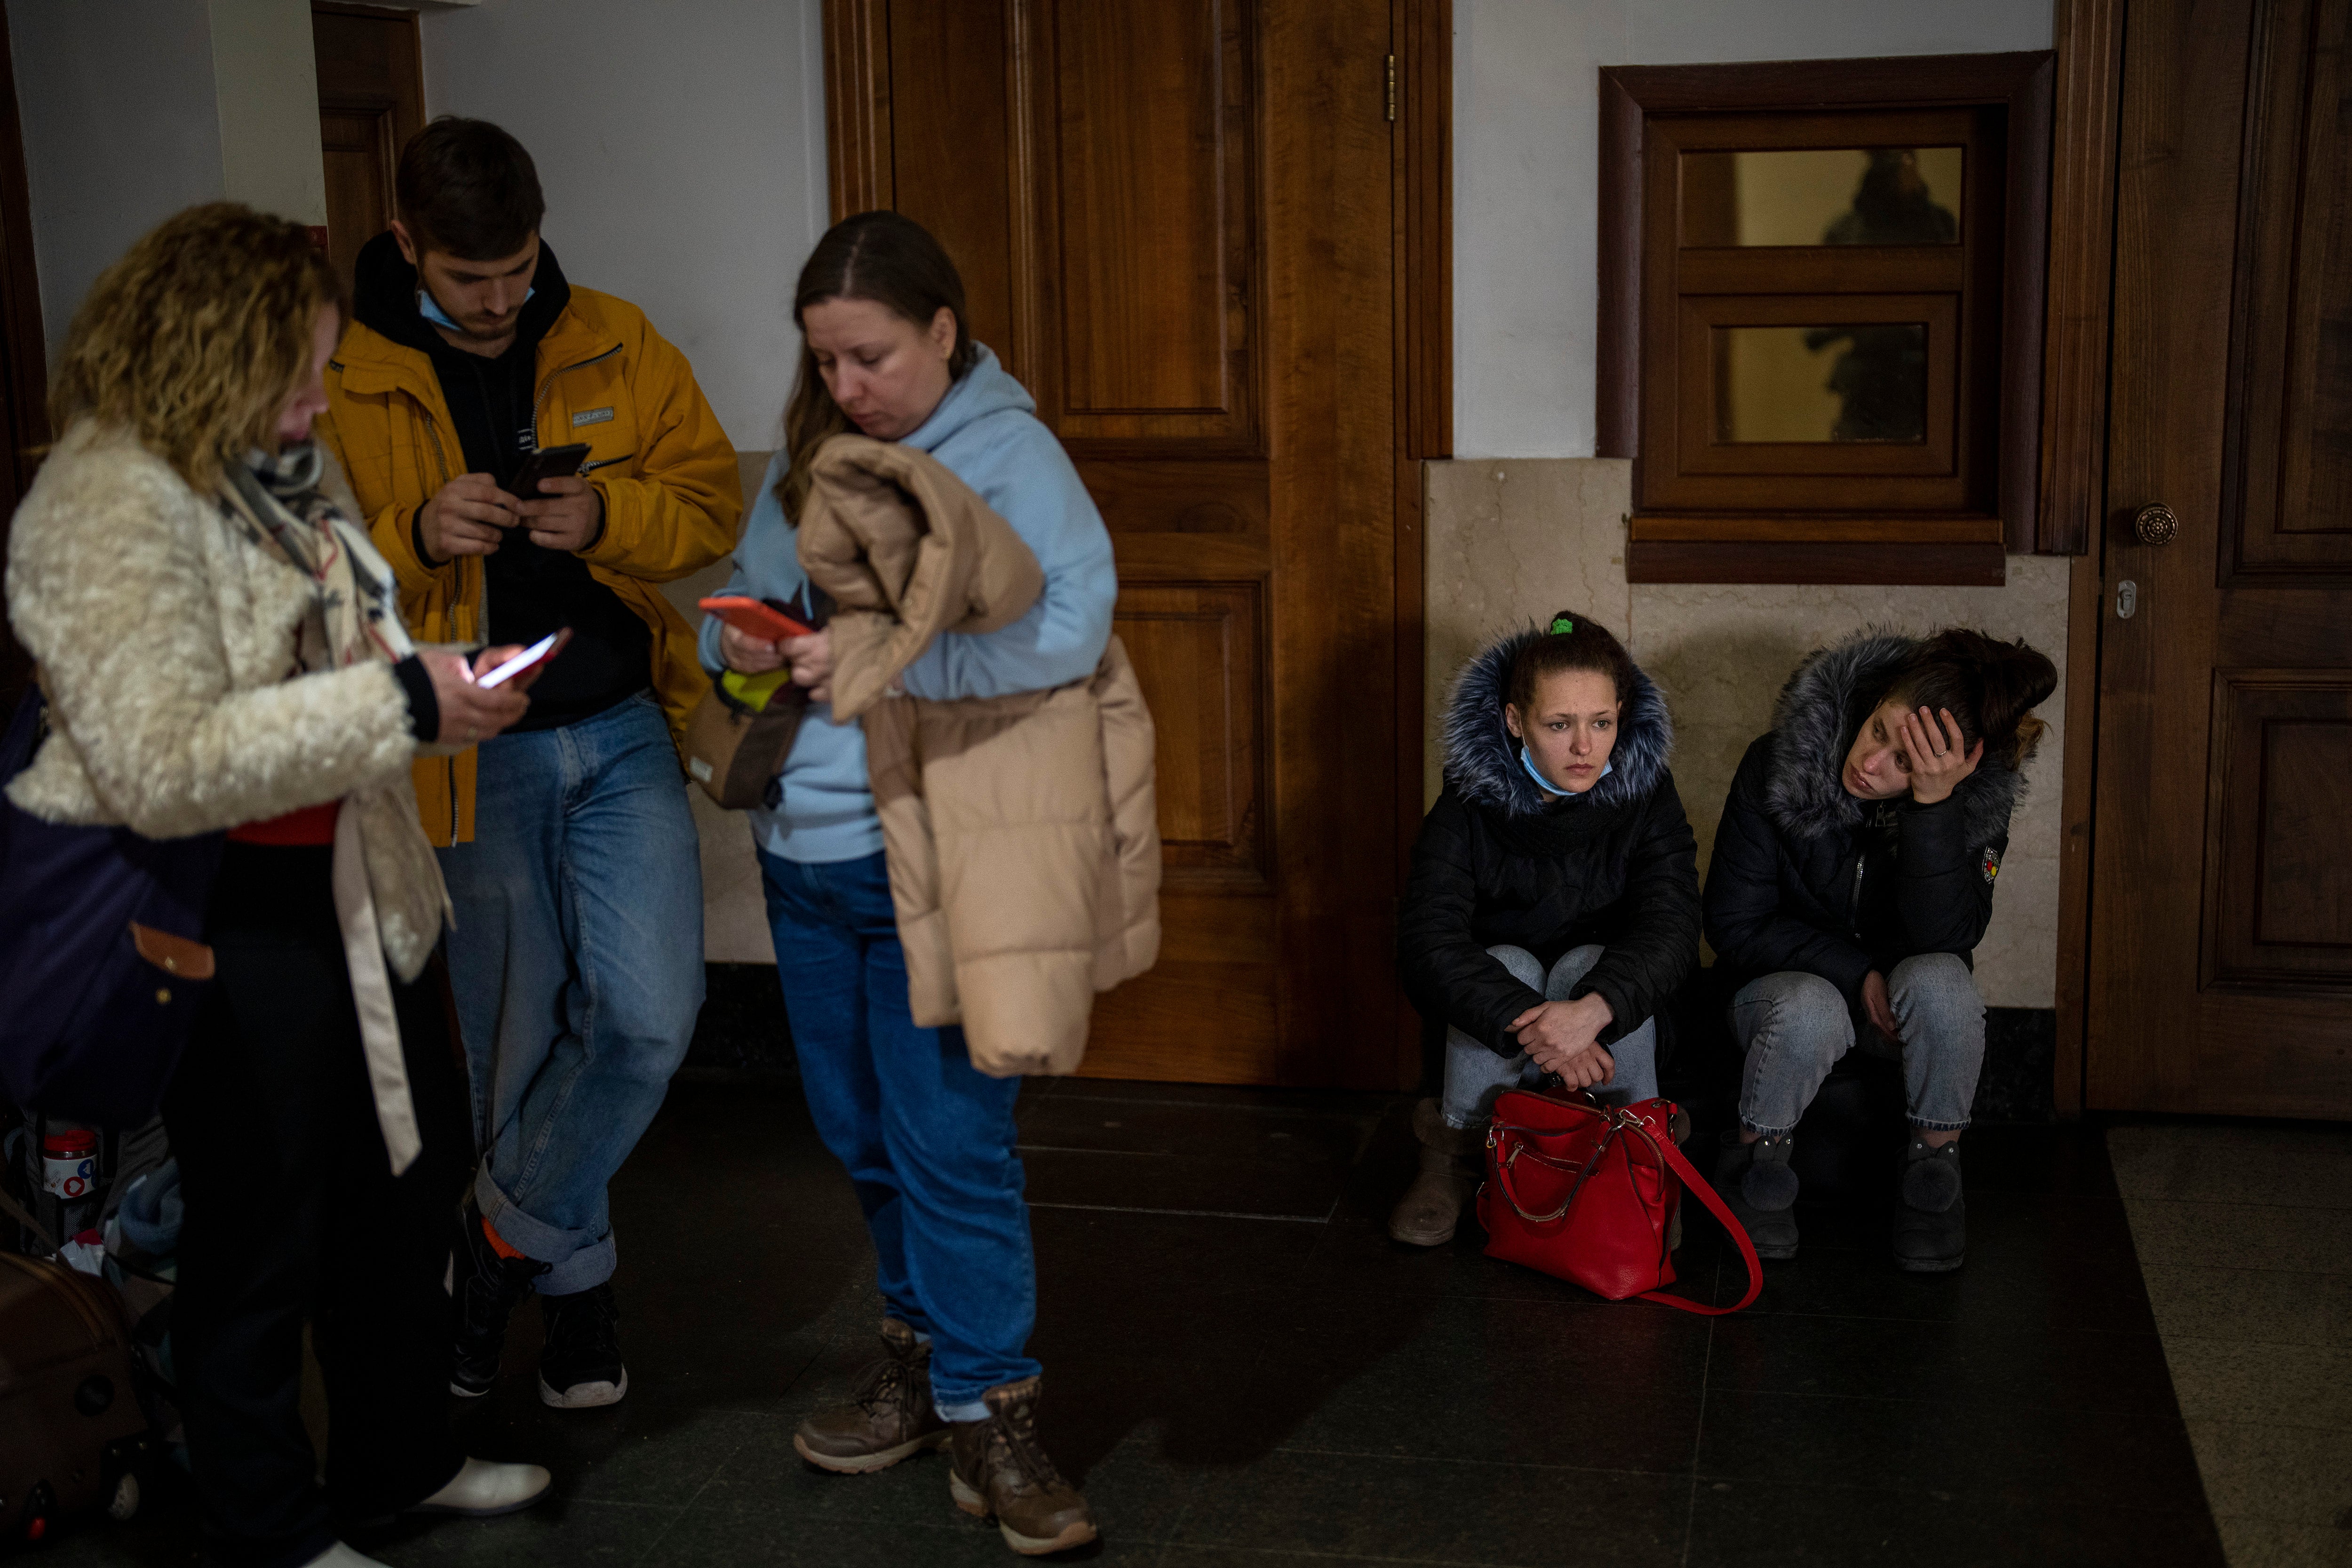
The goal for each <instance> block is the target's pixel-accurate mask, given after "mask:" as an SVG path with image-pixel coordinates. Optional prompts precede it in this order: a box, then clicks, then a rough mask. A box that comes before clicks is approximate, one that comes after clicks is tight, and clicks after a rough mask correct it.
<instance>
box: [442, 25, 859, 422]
mask: <svg viewBox="0 0 2352 1568" xmlns="http://www.w3.org/2000/svg"><path fill="white" fill-rule="evenodd" d="M821 10H822V7H821V3H820V0H696V3H695V4H692V5H646V4H645V3H644V0H489V3H488V4H487V5H481V6H478V7H476V8H473V9H469V10H464V11H446V12H427V13H426V14H425V16H424V18H423V34H424V41H425V105H426V108H427V110H428V111H429V112H430V113H433V114H436V115H437V114H464V115H471V116H477V117H479V118H481V119H484V120H491V121H497V122H498V123H499V124H500V125H503V126H505V127H506V128H507V129H508V130H509V131H511V132H514V134H515V135H516V136H517V137H519V138H520V140H521V142H522V143H523V145H524V146H526V147H528V148H530V155H531V159H532V161H533V162H534V163H537V164H538V165H539V177H540V184H541V186H542V187H543V188H544V190H545V191H546V193H547V221H546V225H545V229H544V233H545V235H546V237H547V241H548V243H549V244H550V245H551V246H552V247H554V249H555V252H556V255H557V256H558V257H559V258H561V259H562V263H563V270H564V274H565V275H566V276H567V277H569V278H570V279H572V281H573V282H575V283H578V284H582V285H583V286H585V287H587V288H591V289H603V290H604V291H606V292H608V293H613V294H618V295H620V296H622V297H623V298H624V299H626V300H630V301H631V302H632V303H634V304H635V305H637V306H638V307H639V308H641V309H642V310H645V312H646V315H648V316H649V317H650V318H652V321H653V323H654V326H655V328H656V330H657V331H660V332H661V334H662V335H663V336H664V337H666V338H667V339H669V340H670V342H674V343H676V344H677V346H678V348H679V349H680V350H681V351H683V352H684V353H685V354H686V356H687V358H688V359H689V360H690V361H692V362H693V364H694V370H695V375H696V378H697V379H698V380H699V381H700V383H701V384H702V390H703V392H704V393H705V395H708V396H709V399H710V403H711V406H712V407H713V408H714V409H716V410H717V411H718V414H719V421H720V423H722V424H723V425H725V426H726V427H727V433H728V435H729V436H730V437H732V438H733V439H734V442H735V445H736V446H737V447H744V448H753V449H757V448H768V447H774V446H775V445H777V441H778V436H779V429H780V422H781V416H782V412H783V406H784V396H785V394H786V393H787V392H788V391H789V390H790V388H791V384H792V375H793V363H794V356H795V355H796V354H797V353H799V337H798V334H797V333H795V332H794V331H793V327H792V323H791V321H790V317H789V310H790V305H791V298H792V288H793V279H794V277H795V276H796V275H797V274H798V273H799V271H800V266H801V262H802V261H803V258H806V257H807V255H808V253H809V250H810V248H811V247H813V246H814V245H815V243H816V240H817V237H818V236H819V235H821V234H822V233H824V226H825V216H826V211H827V208H826V192H825V169H824V62H823V56H822V52H821V47H822V42H823V38H822V34H821V31H820V18H821Z"/></svg>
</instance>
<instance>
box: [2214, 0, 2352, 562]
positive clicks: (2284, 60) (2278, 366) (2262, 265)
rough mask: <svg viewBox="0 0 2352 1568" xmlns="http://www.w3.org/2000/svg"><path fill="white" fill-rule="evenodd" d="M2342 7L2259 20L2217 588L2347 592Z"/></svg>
mask: <svg viewBox="0 0 2352 1568" xmlns="http://www.w3.org/2000/svg"><path fill="white" fill-rule="evenodd" d="M2347 48H2352V0H2279V3H2277V4H2273V5H2270V6H2268V7H2267V8H2266V14H2264V15H2263V16H2262V18H2261V37H2259V38H2258V40H2257V49H2258V51H2259V53H2258V58H2257V69H2259V70H2262V71H2263V73H2264V75H2265V76H2266V77H2267V80H2266V82H2265V83H2264V84H2263V90H2261V91H2259V92H2258V93H2257V94H2256V95H2255V98H2254V100H2253V101H2252V104H2251V105H2250V110H2251V113H2252V121H2253V123H2252V130H2251V136H2252V149H2251V152H2250V154H2249V157H2248V160H2247V167H2248V178H2249V180H2250V182H2251V183H2252V197H2253V199H2252V201H2250V202H2249V203H2248V204H2247V212H2246V220H2245V222H2246V232H2245V242H2244V254H2243V255H2242V258H2241V266H2242V278H2241V283H2240V298H2241V300H2242V313H2241V316H2240V319H2239V323H2238V327H2239V331H2238V340H2239V341H2238V343H2237V356H2238V357H2237V367H2236V368H2237V377H2238V384H2237V388H2236V391H2237V406H2236V408H2235V409H2234V410H2233V421H2232V425H2233V427H2232V436H2233V437H2234V439H2233V441H2232V447H2233V450H2232V452H2231V459H2232V460H2231V471H2230V473H2229V475H2228V477H2227V479H2226V481H2225V482H2226V484H2227V486H2228V489H2227V491H2226V494H2227V497H2228V500H2227V503H2226V504H2227V509H2228V526H2227V528H2226V531H2225V532H2224V535H2223V537H2224V538H2225V540H2226V541H2227V542H2228V544H2229V554H2228V556H2227V557H2226V558H2225V562H2224V574H2225V576H2242V577H2252V578H2261V577H2265V576H2267V577H2272V578H2273V579H2275V578H2277V577H2279V576H2281V575H2282V574H2292V575H2293V576H2294V577H2295V578H2297V579H2300V580H2301V581H2303V582H2304V583H2305V584H2308V583H2309V581H2310V578H2311V574H2314V573H2325V574H2329V575H2331V576H2336V577H2338V578H2341V579H2342V580H2343V581H2345V582H2346V583H2347V584H2352V135H2347V133H2346V129H2345V125H2344V121H2343V113H2344V105H2345V104H2346V102H2347V100H2352V61H2348V60H2347Z"/></svg>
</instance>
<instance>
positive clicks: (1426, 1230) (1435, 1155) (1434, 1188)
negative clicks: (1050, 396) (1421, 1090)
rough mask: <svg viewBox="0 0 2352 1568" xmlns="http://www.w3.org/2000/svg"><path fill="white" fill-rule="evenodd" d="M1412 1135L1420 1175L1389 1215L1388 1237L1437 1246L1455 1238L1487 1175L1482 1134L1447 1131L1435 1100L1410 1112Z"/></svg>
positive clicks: (1414, 1244) (1473, 1129)
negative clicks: (1418, 1154)
mask: <svg viewBox="0 0 2352 1568" xmlns="http://www.w3.org/2000/svg"><path fill="white" fill-rule="evenodd" d="M1412 1135H1413V1136H1414V1137H1416V1138H1418V1139H1420V1140H1421V1173H1420V1174H1419V1175H1417V1176H1415V1177H1413V1179H1412V1185H1411V1186H1409V1187H1407V1188H1406V1189H1405V1190H1404V1196H1403V1197H1402V1198H1400V1199H1398V1200H1397V1206H1396V1211H1395V1212H1394V1213H1393V1214H1391V1215H1389V1235H1390V1236H1391V1237H1394V1238H1395V1239H1397V1240H1398V1241H1402V1242H1404V1243H1406V1244H1407V1245H1408V1246H1412V1247H1441V1246H1444V1244H1445V1243H1446V1242H1449V1241H1452V1240H1453V1239H1454V1227H1455V1226H1457V1225H1459V1224H1460V1223H1461V1221H1462V1205H1465V1204H1466V1203H1468V1202H1469V1201H1470V1198H1471V1195H1472V1194H1475V1192H1477V1190H1478V1183H1479V1181H1480V1179H1481V1178H1482V1177H1483V1175H1484V1174H1485V1167H1484V1165H1483V1163H1482V1161H1481V1158H1480V1153H1481V1151H1483V1150H1484V1149H1485V1148H1486V1129H1485V1128H1483V1127H1448V1126H1447V1125H1445V1118H1444V1116H1442V1115H1440V1114H1439V1113H1438V1110H1437V1101H1435V1100H1423V1101H1422V1102H1421V1103H1420V1104H1419V1105H1416V1106H1414V1107H1413V1108H1412Z"/></svg>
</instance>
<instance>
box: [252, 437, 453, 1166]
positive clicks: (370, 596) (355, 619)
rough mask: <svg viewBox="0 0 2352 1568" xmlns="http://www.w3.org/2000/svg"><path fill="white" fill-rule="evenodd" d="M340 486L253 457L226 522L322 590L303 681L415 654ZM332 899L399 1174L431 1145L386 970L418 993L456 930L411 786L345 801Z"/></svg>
mask: <svg viewBox="0 0 2352 1568" xmlns="http://www.w3.org/2000/svg"><path fill="white" fill-rule="evenodd" d="M328 475H329V468H328V463H327V458H326V455H325V454H324V453H323V452H322V451H320V448H319V446H318V444H317V443H316V442H311V441H306V442H303V443H302V444H301V445H300V446H298V447H289V448H287V449H286V450H285V451H283V452H280V453H279V454H278V455H277V456H276V457H275V458H272V457H269V456H268V455H267V454H265V453H261V452H253V453H249V454H247V458H246V461H245V463H244V464H242V465H231V467H230V468H229V469H228V471H227V473H226V475H225V476H224V477H223V480H222V484H221V489H220V506H221V512H222V514H223V516H224V517H226V519H228V520H229V521H230V522H231V523H232V525H234V526H235V527H236V528H237V529H239V530H240V531H242V532H243V533H244V534H245V536H246V537H247V539H248V540H250V541H251V542H253V544H254V545H255V547H256V548H257V549H258V550H260V551H261V552H262V553H263V554H265V555H268V556H269V557H271V558H272V559H274V560H277V561H279V562H281V563H284V564H286V565H287V566H289V567H291V568H292V569H293V570H295V571H297V572H299V573H300V574H302V575H303V576H304V577H306V578H308V579H309V580H310V585H311V613H310V615H307V616H303V617H302V622H301V625H300V626H299V628H298V629H297V632H296V635H295V653H296V658H297V660H298V661H299V664H300V666H301V668H302V670H303V671H304V673H306V674H307V673H316V672H319V671H322V670H336V669H347V668H352V666H355V665H360V664H365V663H368V662H370V661H381V662H383V663H385V664H395V663H397V662H399V661H400V660H401V659H404V658H407V657H408V656H409V654H410V653H411V652H412V651H413V646H412V645H411V643H410V642H409V638H408V631H407V628H406V627H405V626H403V625H402V624H401V619H400V605H399V599H398V590H397V586H396V584H395V583H394V578H393V574H392V568H391V566H390V565H389V564H387V563H385V561H384V559H383V556H382V555H380V554H378V553H377V552H376V548H375V545H374V543H373V542H372V541H371V540H370V539H369V538H368V536H367V531H366V530H364V529H362V527H360V526H359V524H357V523H356V522H354V521H352V517H351V514H350V512H349V511H347V510H345V508H344V507H343V505H342V504H341V502H340V501H339V500H337V499H336V497H335V495H334V494H332V493H331V489H330V484H329V478H328ZM336 480H337V482H336V483H334V484H333V486H332V489H341V484H340V475H338V476H336ZM334 891H335V912H336V917H337V920H338V921H339V922H340V924H341V928H342V936H343V956H344V958H345V960H346V962H347V963H348V964H349V967H350V970H351V981H352V1003H353V1005H355V1006H356V1007H357V1008H358V1011H359V1019H360V1041H361V1046H362V1049H363V1051H364V1052H365V1055H366V1058H367V1068H368V1078H369V1082H370V1086H371V1088H372V1089H373V1092H374V1097H375V1106H376V1121H377V1123H378V1124H379V1125H380V1126H381V1127H382V1129H383V1141H384V1148H385V1152H387V1153H388V1154H389V1155H390V1156H391V1159H392V1169H393V1172H394V1174H395V1175H396V1174H398V1173H400V1172H402V1171H404V1170H406V1169H407V1168H408V1165H409V1163H410V1162H411V1161H413V1160H415V1157H416V1154H417V1152H418V1149H419V1148H420V1146H421V1145H420V1142H419V1137H418V1132H417V1127H416V1113H415V1104H414V1101H413V1100H412V1099H411V1097H410V1094H409V1088H408V1069H407V1065H406V1062H405V1060H404V1057H403V1053H402V1049H401V1043H400V1025H399V1021H398V1018H397V1016H395V1013H394V1006H393V999H392V991H391V987H390V985H389V984H388V983H387V964H388V966H389V972H390V973H392V974H396V975H398V976H399V977H400V978H401V979H402V980H403V981H413V980H415V978H416V976H417V975H418V974H419V973H422V972H423V971H424V968H425V961H426V960H428V959H429V958H431V957H432V955H433V949H434V946H435V944H436V943H437V942H439V941H440V940H441V931H442V930H443V928H444V927H445V926H446V925H447V924H448V923H449V922H450V909H449V893H448V889H446V887H445V886H444V885H443V883H442V880H441V867H440V863H439V862H438V861H437V860H436V859H435V858H434V855H433V847H432V845H431V844H430V843H428V842H427V841H426V839H425V828H424V825H423V824H422V823H420V822H419V821H418V820H417V816H416V795H415V789H414V788H413V787H412V786H411V784H410V783H409V779H408V775H407V774H406V773H402V774H401V775H400V776H399V777H398V778H396V779H394V780H393V781H392V782H390V783H389V784H378V785H375V786H373V787H371V788H367V789H360V790H354V791H352V793H351V794H350V795H346V796H344V797H343V802H342V810H341V812H340V813H339V814H338V815H337V818H336V823H335V850H334Z"/></svg>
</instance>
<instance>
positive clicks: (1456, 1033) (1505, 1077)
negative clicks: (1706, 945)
mask: <svg viewBox="0 0 2352 1568" xmlns="http://www.w3.org/2000/svg"><path fill="white" fill-rule="evenodd" d="M1606 951H1607V949H1605V948H1603V947H1601V945H1600V944H1598V943H1587V944H1586V945H1585V946H1583V947H1572V948H1570V949H1569V950H1568V951H1567V952H1564V953H1562V954H1560V956H1559V961H1558V962H1557V963H1554V964H1553V965H1552V966H1551V972H1550V973H1548V974H1547V973H1545V972H1544V966H1543V965H1542V963H1539V962H1538V961H1537V958H1536V955H1535V954H1534V953H1532V952H1528V950H1527V949H1526V948H1523V947H1512V946H1510V945H1508V944H1507V943H1506V944H1504V945H1502V946H1499V947H1490V948H1488V949H1487V950H1486V953H1487V956H1489V957H1491V958H1496V959H1499V960H1501V961H1502V964H1503V967H1504V968H1506V969H1507V970H1509V971H1510V972H1511V975H1512V977H1513V978H1514V979H1516V980H1517V981H1519V982H1520V983H1521V984H1525V985H1527V986H1528V987H1529V988H1530V989H1533V990H1537V991H1540V992H1542V993H1543V994H1544V1000H1545V1001H1547V1002H1565V1001H1567V1000H1568V996H1569V993H1570V992H1571V991H1573V990H1575V989H1576V983H1577V982H1578V981H1580V980H1581V979H1583V978H1584V976H1585V974H1586V973H1587V972H1588V971H1590V970H1591V968H1592V966H1593V965H1594V964H1596V963H1600V962H1601V953H1603V952H1606ZM1601 1049H1602V1050H1605V1051H1607V1052H1608V1053H1609V1055H1610V1056H1611V1057H1612V1058H1613V1059H1614V1060H1615V1061H1616V1063H1617V1070H1616V1072H1615V1074H1614V1075H1613V1076H1612V1078H1611V1079H1610V1080H1609V1081H1608V1082H1607V1083H1605V1084H1597V1085H1595V1086H1594V1087H1593V1089H1592V1095H1593V1098H1594V1099H1596V1100H1600V1101H1601V1103H1602V1104H1604V1105H1631V1104H1633V1102H1634V1101H1635V1100H1654V1099H1655V1098H1656V1097H1657V1093H1658V1021H1657V1020H1656V1019H1655V1018H1644V1019H1643V1020H1642V1026H1641V1027H1640V1028H1638V1029H1632V1030H1629V1031H1627V1032H1626V1033H1625V1034H1624V1035H1623V1036H1622V1037H1619V1038H1618V1039H1617V1040H1615V1041H1613V1042H1612V1043H1611V1044H1609V1045H1606V1046H1603V1047H1601ZM1543 1076H1544V1069H1543V1068H1539V1067H1538V1066H1537V1065H1536V1063H1535V1058H1532V1057H1530V1056H1528V1054H1527V1053H1526V1052H1525V1051H1521V1052H1520V1053H1519V1054H1518V1055H1517V1056H1515V1057H1503V1056H1497V1055H1496V1054H1495V1052H1494V1051H1492V1050H1491V1049H1489V1048H1488V1047H1487V1046H1486V1042H1485V1041H1483V1040H1480V1039H1479V1038H1477V1037H1475V1036H1474V1035H1468V1034H1465V1033H1464V1032H1463V1031H1462V1030H1460V1029H1454V1028H1448V1029H1447V1030H1446V1031H1445V1089H1444V1094H1443V1096H1442V1098H1441V1099H1440V1100H1439V1101H1438V1109H1439V1110H1440V1111H1442V1112H1443V1113H1444V1118H1445V1125H1447V1126H1448V1127H1454V1128H1463V1127H1475V1126H1478V1125H1479V1124H1481V1123H1482V1122H1484V1121H1486V1120H1487V1119H1488V1118H1490V1117H1491V1116H1493V1115H1494V1113H1495V1097H1496V1095H1498V1094H1500V1093H1502V1092H1503V1090H1505V1089H1521V1088H1528V1089H1532V1088H1533V1087H1535V1085H1537V1084H1538V1083H1540V1082H1542V1081H1543Z"/></svg>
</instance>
